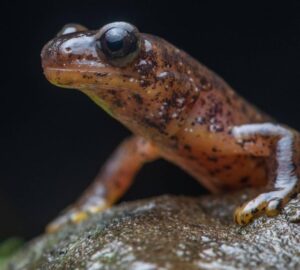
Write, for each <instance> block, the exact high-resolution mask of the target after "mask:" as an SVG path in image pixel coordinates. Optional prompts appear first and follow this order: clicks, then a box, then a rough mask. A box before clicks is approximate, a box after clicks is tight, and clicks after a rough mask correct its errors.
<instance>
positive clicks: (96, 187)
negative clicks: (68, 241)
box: [46, 137, 158, 232]
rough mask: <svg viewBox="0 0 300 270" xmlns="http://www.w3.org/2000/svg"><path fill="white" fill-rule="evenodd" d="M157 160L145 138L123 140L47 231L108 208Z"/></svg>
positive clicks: (156, 153)
mask: <svg viewBox="0 0 300 270" xmlns="http://www.w3.org/2000/svg"><path fill="white" fill-rule="evenodd" d="M157 157H158V152H157V150H156V148H155V147H154V146H152V144H151V143H150V142H148V141H146V140H145V139H143V138H140V137H131V138H129V139H127V140H125V141H124V142H123V143H122V144H121V145H120V146H119V147H118V149H117V150H116V151H115V152H114V153H113V155H112V156H111V157H110V159H109V160H108V161H107V162H106V164H105V165H104V166H103V168H102V169H101V170H100V173H99V174H98V175H97V177H96V178H95V180H94V182H93V183H92V185H91V186H90V187H89V188H88V189H87V190H86V191H85V192H84V193H83V195H82V196H81V197H80V198H79V200H78V201H77V202H76V203H75V204H74V205H72V206H70V207H69V208H68V209H67V210H66V211H65V213H63V214H62V215H61V216H59V217H58V218H57V219H55V220H54V221H53V222H51V223H50V224H49V225H48V226H47V228H46V231H47V232H54V231H57V230H58V229H60V228H61V227H62V226H63V225H65V224H67V223H78V222H80V221H82V220H84V219H86V218H87V217H88V216H90V215H92V214H94V213H97V212H100V211H103V210H104V209H106V208H108V207H110V206H111V205H112V204H113V203H114V202H116V201H117V200H118V199H119V198H120V197H121V196H122V195H123V194H124V193H125V192H126V190H127V189H128V188H129V186H130V185H131V183H132V181H133V179H134V176H135V174H136V173H137V172H138V171H139V169H140V168H141V167H142V165H143V164H144V163H145V162H148V161H152V160H154V159H156V158H157Z"/></svg>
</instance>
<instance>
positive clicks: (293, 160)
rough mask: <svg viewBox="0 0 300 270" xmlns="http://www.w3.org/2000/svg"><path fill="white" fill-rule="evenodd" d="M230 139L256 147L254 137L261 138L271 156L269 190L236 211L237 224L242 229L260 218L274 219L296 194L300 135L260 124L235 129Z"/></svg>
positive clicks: (267, 124) (274, 125) (269, 124)
mask: <svg viewBox="0 0 300 270" xmlns="http://www.w3.org/2000/svg"><path fill="white" fill-rule="evenodd" d="M232 135H233V136H234V137H235V138H236V140H237V141H238V142H239V143H242V145H243V143H245V142H246V141H249V140H252V141H254V143H255V139H256V138H257V137H262V138H264V139H265V140H266V141H267V142H269V143H270V147H272V148H273V149H272V150H273V151H271V153H274V154H273V155H274V156H272V157H271V160H270V168H269V169H270V173H269V175H270V179H269V184H270V186H269V188H270V189H269V190H268V191H267V192H265V193H262V194H260V195H258V196H257V197H256V198H254V199H252V200H250V201H248V202H246V203H244V204H243V205H242V206H240V207H238V208H237V209H236V211H235V213H234V219H235V221H236V223H238V224H240V225H245V224H247V223H249V222H251V221H252V220H253V219H254V218H255V217H257V216H260V215H262V214H266V215H267V216H270V217H272V216H276V215H277V214H278V213H279V212H280V209H281V208H282V207H283V206H284V205H285V204H286V203H288V201H289V200H290V199H291V198H292V197H294V196H295V195H297V194H298V193H299V189H300V184H299V175H300V173H299V172H300V167H299V165H300V151H299V150H300V149H298V148H299V147H300V138H299V134H298V133H296V132H295V131H292V130H290V129H287V128H285V127H282V126H280V125H276V124H271V123H263V124H249V125H242V126H238V127H234V128H233V129H232ZM272 159H273V160H272Z"/></svg>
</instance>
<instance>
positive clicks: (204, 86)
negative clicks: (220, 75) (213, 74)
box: [200, 77, 212, 91]
mask: <svg viewBox="0 0 300 270" xmlns="http://www.w3.org/2000/svg"><path fill="white" fill-rule="evenodd" d="M200 85H201V89H202V90H204V91H209V90H211V89H212V84H211V83H210V82H209V81H208V80H207V79H206V78H205V77H202V78H201V79H200Z"/></svg>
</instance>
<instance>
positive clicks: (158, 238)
mask: <svg viewBox="0 0 300 270" xmlns="http://www.w3.org/2000/svg"><path fill="white" fill-rule="evenodd" d="M250 196H251V197H252V196H254V191H248V192H247V193H245V191H242V192H240V193H234V194H228V195H224V196H203V197H200V198H190V197H183V196H161V197H157V198H151V199H145V200H141V201H136V202H130V203H123V204H121V205H119V206H116V207H113V208H111V209H109V210H107V211H105V212H104V213H101V214H96V215H95V216H93V217H92V218H90V219H89V220H87V221H85V222H83V223H82V224H79V225H68V226H66V227H65V228H63V230H61V231H59V232H57V233H54V234H49V235H42V236H40V237H39V238H37V239H35V240H33V241H31V242H30V243H28V244H27V245H26V246H25V247H24V248H23V249H22V250H21V251H20V252H18V253H17V254H15V255H14V256H13V257H12V258H11V259H10V260H9V261H8V262H7V263H6V267H4V269H7V270H21V269H22V270H24V269H43V270H47V269H51V270H57V269H78V270H79V269H87V270H102V269H103V270H110V269H112V270H115V269H118V270H123V269H124V270H125V269H130V270H156V269H157V270H168V269H176V270H177V269H179V270H181V269H183V270H194V269H222V270H224V269H226V270H232V269H300V224H297V223H292V222H291V220H290V219H289V218H288V217H287V216H290V215H288V213H292V215H293V216H294V218H293V221H295V220H297V218H295V217H297V215H298V217H299V212H297V209H299V205H300V197H298V198H296V199H294V200H293V201H292V203H291V204H290V207H287V208H286V209H285V210H284V211H283V212H282V214H280V215H279V216H278V217H275V218H267V217H260V218H258V219H257V220H255V221H254V222H253V223H252V224H249V225H248V226H245V227H240V226H238V225H236V224H234V223H233V220H232V213H233V210H234V208H235V207H236V206H237V205H238V204H240V203H241V201H243V200H246V199H247V198H248V197H250ZM295 205H298V207H295ZM295 209H296V210H295Z"/></svg>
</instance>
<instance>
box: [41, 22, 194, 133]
mask: <svg viewBox="0 0 300 270" xmlns="http://www.w3.org/2000/svg"><path fill="white" fill-rule="evenodd" d="M41 57H42V65H43V69H44V73H45V76H46V77H47V79H48V80H49V81H50V82H51V83H53V84H55V85H58V86H60V87H64V88H73V89H78V90H80V91H82V92H84V93H85V94H87V95H88V96H89V97H90V98H92V99H93V100H94V101H95V102H96V103H97V104H98V105H100V106H101V107H102V108H103V109H104V110H106V111H107V112H108V113H110V114H111V115H112V116H113V117H115V118H116V119H118V120H119V121H121V122H122V123H123V124H125V125H126V126H127V127H129V128H130V129H132V130H133V131H134V132H135V133H141V134H143V135H145V133H147V134H148V135H149V134H150V136H152V135H153V136H154V135H155V134H160V135H161V134H164V135H171V134H173V133H175V132H176V131H177V130H178V129H179V128H180V123H181V122H184V117H185V115H186V113H187V111H188V110H189V109H190V108H191V106H192V105H193V103H194V102H195V100H196V98H197V95H198V93H197V87H196V86H195V85H194V84H193V83H192V81H193V80H191V76H193V75H191V74H190V73H191V69H193V67H191V66H190V64H191V62H193V61H194V60H192V58H190V57H189V56H188V55H186V54H185V53H184V52H182V51H180V50H178V49H177V48H175V47H174V46H173V45H171V44H170V43H168V42H166V41H165V40H163V39H161V38H158V37H155V36H151V35H148V34H142V33H140V32H139V31H138V30H137V28H136V27H134V26H133V25H131V24H129V23H125V22H115V23H111V24H108V25H105V26H104V27H102V28H101V29H100V30H97V31H89V30H87V29H86V28H85V27H83V26H81V25H67V26H65V27H64V28H63V29H62V30H61V31H60V33H59V34H58V35H57V37H55V38H54V39H53V40H51V41H50V42H48V43H47V44H46V45H45V46H44V48H43V50H42V55H41Z"/></svg>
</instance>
